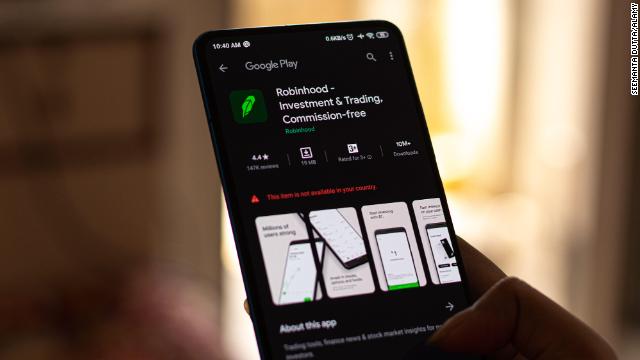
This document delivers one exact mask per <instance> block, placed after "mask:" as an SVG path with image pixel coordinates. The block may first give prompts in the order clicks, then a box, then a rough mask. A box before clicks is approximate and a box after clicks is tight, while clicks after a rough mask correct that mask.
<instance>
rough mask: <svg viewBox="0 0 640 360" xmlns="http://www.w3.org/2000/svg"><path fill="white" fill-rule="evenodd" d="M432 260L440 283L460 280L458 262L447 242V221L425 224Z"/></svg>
mask: <svg viewBox="0 0 640 360" xmlns="http://www.w3.org/2000/svg"><path fill="white" fill-rule="evenodd" d="M425 228H426V231H427V237H428V238H429V245H430V246H431V253H432V254H433V261H434V263H435V265H436V270H437V273H438V278H439V279H440V283H441V284H446V283H451V282H458V281H460V280H461V277H460V271H459V269H458V262H457V261H456V257H455V254H454V251H453V248H452V247H451V245H450V244H449V241H450V240H449V239H450V238H451V237H450V236H449V229H448V228H447V223H436V224H428V225H426V226H425Z"/></svg>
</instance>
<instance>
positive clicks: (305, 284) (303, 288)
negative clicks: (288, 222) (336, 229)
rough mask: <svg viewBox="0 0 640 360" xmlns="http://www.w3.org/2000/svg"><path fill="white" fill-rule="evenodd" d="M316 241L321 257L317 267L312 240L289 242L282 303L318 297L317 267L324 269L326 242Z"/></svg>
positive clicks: (305, 300)
mask: <svg viewBox="0 0 640 360" xmlns="http://www.w3.org/2000/svg"><path fill="white" fill-rule="evenodd" d="M314 243H315V245H316V254H317V256H318V259H319V261H318V264H319V265H320V266H318V267H316V261H315V256H314V254H313V249H312V248H311V244H312V242H311V241H309V240H297V241H292V242H290V243H289V246H288V249H287V257H286V260H285V266H284V272H283V277H282V285H281V289H280V297H279V303H280V304H293V303H299V302H310V301H313V300H315V299H316V298H317V292H318V276H317V275H318V270H317V269H322V261H323V258H324V243H323V242H322V241H315V242H314Z"/></svg>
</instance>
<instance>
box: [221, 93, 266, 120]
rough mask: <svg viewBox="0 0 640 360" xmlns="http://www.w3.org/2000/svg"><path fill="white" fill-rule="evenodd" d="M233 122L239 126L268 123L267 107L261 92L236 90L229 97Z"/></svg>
mask: <svg viewBox="0 0 640 360" xmlns="http://www.w3.org/2000/svg"><path fill="white" fill-rule="evenodd" d="M229 102H230V103H231V112H232V113H233V120H234V121H235V122H237V123H238V124H257V123H263V122H266V121H267V106H266V105H265V103H264V96H263V95H262V91H260V90H236V91H232V92H231V95H229Z"/></svg>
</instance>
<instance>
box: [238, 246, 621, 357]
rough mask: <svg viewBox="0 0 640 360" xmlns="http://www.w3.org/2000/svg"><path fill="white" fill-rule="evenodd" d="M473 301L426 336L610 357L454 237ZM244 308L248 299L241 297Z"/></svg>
mask: <svg viewBox="0 0 640 360" xmlns="http://www.w3.org/2000/svg"><path fill="white" fill-rule="evenodd" d="M458 247H459V248H460V253H461V254H462V258H463V261H464V264H465V269H466V273H467V280H468V286H469V292H470V295H471V298H472V300H473V301H475V303H474V305H472V306H471V307H469V308H467V309H465V310H463V311H461V312H460V313H458V314H456V315H454V316H453V317H451V318H450V319H449V320H448V321H447V322H445V323H444V324H443V325H442V327H441V328H440V329H439V330H438V331H437V332H436V333H434V334H433V335H432V336H431V338H430V339H429V340H428V343H429V345H430V347H436V348H438V349H440V350H444V351H449V352H455V353H469V354H476V355H485V356H488V357H489V358H491V359H538V360H545V359H615V358H616V354H615V352H614V351H613V349H612V348H611V347H610V346H609V344H608V343H607V342H606V341H605V340H604V339H603V338H602V337H601V336H600V335H598V334H597V333H596V332H595V331H593V330H592V329H591V328H589V327H588V326H587V325H586V324H584V323H583V322H582V321H580V320H579V319H577V318H576V317H574V316H573V315H571V314H570V313H569V312H568V311H566V310H565V309H563V308H562V307H561V306H560V305H558V304H556V303H555V302H553V301H552V300H551V299H549V298H547V297H546V296H544V295H543V294H542V293H540V292H538V291H537V290H535V289H534V288H532V287H531V286H529V285H527V284H526V283H525V282H523V281H522V280H519V279H517V278H513V277H507V276H506V275H505V273H504V272H503V271H502V270H500V268H498V266H496V265H495V264H494V263H493V262H492V261H491V260H489V259H488V258H487V257H486V256H484V255H483V254H482V253H480V252H479V251H478V250H476V249H475V248H474V247H473V246H471V245H469V244H468V243H467V242H466V241H464V240H463V239H462V238H460V237H458ZM244 308H245V311H246V312H247V313H249V304H248V303H247V301H246V300H245V301H244Z"/></svg>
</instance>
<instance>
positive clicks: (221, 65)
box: [218, 64, 229, 72]
mask: <svg viewBox="0 0 640 360" xmlns="http://www.w3.org/2000/svg"><path fill="white" fill-rule="evenodd" d="M228 68H229V67H228V66H224V64H220V67H219V68H218V70H220V71H222V72H225V71H227V69H228Z"/></svg>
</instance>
